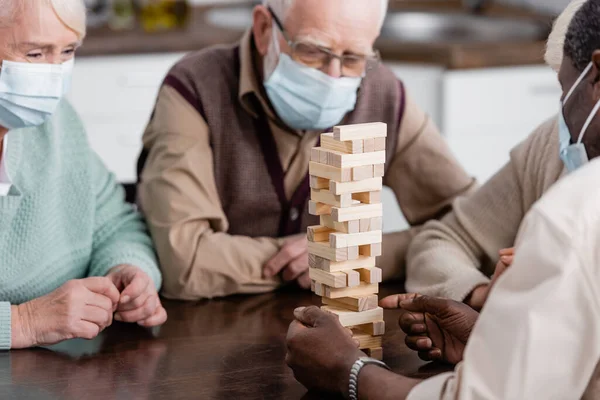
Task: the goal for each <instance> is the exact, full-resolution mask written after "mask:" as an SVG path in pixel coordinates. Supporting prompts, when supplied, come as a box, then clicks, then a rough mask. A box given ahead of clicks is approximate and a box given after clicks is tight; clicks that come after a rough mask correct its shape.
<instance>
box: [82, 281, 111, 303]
mask: <svg viewBox="0 0 600 400" xmlns="http://www.w3.org/2000/svg"><path fill="white" fill-rule="evenodd" d="M81 283H82V284H83V285H84V286H85V287H86V288H87V289H88V290H90V291H92V292H94V293H98V294H102V295H104V296H106V297H108V298H109V299H110V300H111V301H112V302H113V303H114V304H116V303H118V302H119V297H120V293H119V290H118V289H117V287H116V286H115V284H114V283H113V282H112V281H111V280H110V279H109V278H106V277H100V276H98V277H92V278H85V279H82V280H81Z"/></svg>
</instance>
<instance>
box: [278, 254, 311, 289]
mask: <svg viewBox="0 0 600 400" xmlns="http://www.w3.org/2000/svg"><path fill="white" fill-rule="evenodd" d="M305 272H308V254H307V253H303V254H302V255H301V256H300V257H298V258H295V259H293V260H292V261H291V262H290V263H289V264H288V265H287V267H285V268H284V269H283V273H282V274H281V278H282V279H283V280H284V281H286V282H291V281H295V280H296V279H298V278H299V277H300V276H301V275H302V274H304V273H305ZM309 287H310V283H309Z"/></svg>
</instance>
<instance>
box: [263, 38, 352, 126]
mask: <svg viewBox="0 0 600 400" xmlns="http://www.w3.org/2000/svg"><path fill="white" fill-rule="evenodd" d="M274 30H275V29H274ZM273 40H277V39H276V38H273ZM361 82H362V78H346V77H342V78H333V77H331V76H329V75H327V74H324V73H323V72H321V71H319V70H316V69H314V68H310V67H307V66H304V65H301V64H299V63H297V62H295V61H294V60H292V59H291V57H290V56H289V55H287V54H285V53H280V54H279V62H278V63H277V67H276V68H275V70H274V71H273V73H272V74H271V76H269V78H268V79H267V80H266V81H265V89H266V91H267V95H268V96H269V100H270V101H271V104H272V105H273V108H274V109H275V111H276V112H277V115H278V116H279V118H281V120H282V121H283V122H285V123H286V125H288V126H289V127H290V128H293V129H297V130H322V129H327V128H330V127H333V126H334V125H337V124H338V123H339V122H340V121H341V120H342V119H343V118H344V116H345V115H346V114H347V113H348V112H350V111H352V110H354V107H355V105H356V98H357V91H358V88H359V87H360V84H361Z"/></svg>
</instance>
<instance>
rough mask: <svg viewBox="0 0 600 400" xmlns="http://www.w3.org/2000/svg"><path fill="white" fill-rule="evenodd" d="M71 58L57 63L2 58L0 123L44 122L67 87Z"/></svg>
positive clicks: (15, 126) (14, 126)
mask: <svg viewBox="0 0 600 400" xmlns="http://www.w3.org/2000/svg"><path fill="white" fill-rule="evenodd" d="M73 66H74V60H70V61H67V62H65V63H63V64H60V65H55V64H35V63H20V62H12V61H6V60H5V61H3V62H2V68H1V69H0V125H1V126H4V127H5V128H8V129H18V128H27V127H32V126H39V125H43V124H44V123H45V122H46V121H48V120H49V119H50V118H51V117H52V115H53V114H54V112H55V111H56V108H57V107H58V103H59V102H60V101H61V99H62V98H63V97H64V95H65V94H66V93H67V92H68V91H69V89H70V85H71V76H72V72H73Z"/></svg>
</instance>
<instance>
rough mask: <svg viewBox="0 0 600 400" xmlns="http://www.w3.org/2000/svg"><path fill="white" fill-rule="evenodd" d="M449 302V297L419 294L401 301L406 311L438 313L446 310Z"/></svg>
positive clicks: (401, 305)
mask: <svg viewBox="0 0 600 400" xmlns="http://www.w3.org/2000/svg"><path fill="white" fill-rule="evenodd" d="M447 304H448V300H447V299H442V298H439V297H429V296H419V297H415V298H414V299H412V300H404V301H402V302H401V303H400V307H401V308H402V309H404V310H406V311H413V312H426V313H429V314H433V315H436V314H438V313H439V312H440V311H442V310H444V309H445V308H446V306H447Z"/></svg>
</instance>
